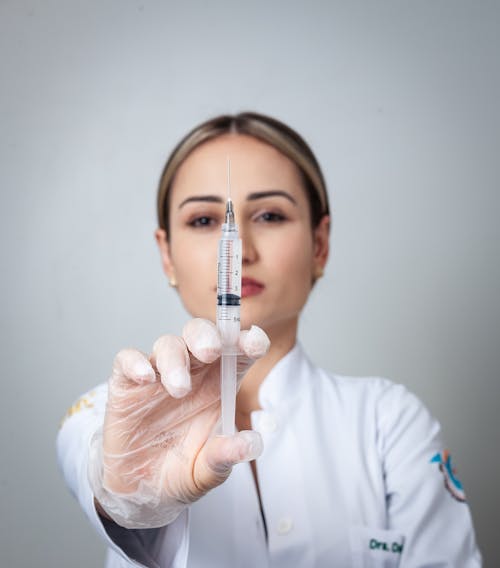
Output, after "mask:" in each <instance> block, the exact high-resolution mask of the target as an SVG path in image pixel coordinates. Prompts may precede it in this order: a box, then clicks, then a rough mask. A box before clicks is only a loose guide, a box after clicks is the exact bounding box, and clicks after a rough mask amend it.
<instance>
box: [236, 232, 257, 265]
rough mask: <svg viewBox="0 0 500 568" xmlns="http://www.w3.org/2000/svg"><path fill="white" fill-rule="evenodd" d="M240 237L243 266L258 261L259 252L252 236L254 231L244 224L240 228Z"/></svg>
mask: <svg viewBox="0 0 500 568" xmlns="http://www.w3.org/2000/svg"><path fill="white" fill-rule="evenodd" d="M240 237H241V243H242V259H241V260H242V264H243V266H248V265H249V264H253V263H254V262H256V260H257V259H258V258H259V254H258V252H257V247H256V246H255V241H254V239H253V238H252V231H251V230H250V229H249V228H248V227H246V226H242V227H241V228H240Z"/></svg>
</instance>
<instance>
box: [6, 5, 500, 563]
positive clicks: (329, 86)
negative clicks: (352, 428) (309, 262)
mask: <svg viewBox="0 0 500 568" xmlns="http://www.w3.org/2000/svg"><path fill="white" fill-rule="evenodd" d="M499 20H500V6H499V3H498V2H478V1H473V0H471V1H469V2H463V1H451V0H443V1H414V2H408V1H406V2H405V1H394V2H391V1H380V2H375V1H367V2H364V3H359V2H347V1H346V2H312V3H311V4H310V5H306V3H305V2H300V3H299V2H290V1H289V0H288V1H286V2H281V3H279V2H268V3H263V2H255V1H253V2H241V3H234V2H201V1H200V2H197V3H193V2H185V3H183V4H181V3H180V2H178V3H174V2H166V1H156V2H154V1H150V2H148V1H143V2H139V1H132V0H120V1H118V0H117V1H115V2H110V1H107V2H106V1H105V2H102V1H99V2H98V1H96V0H87V1H85V2H84V1H81V2H76V1H63V0H61V1H59V2H56V1H54V0H51V1H49V0H45V1H44V2H39V1H36V0H24V1H20V0H2V2H1V4H0V22H1V23H0V28H1V29H0V60H1V68H0V72H1V81H2V89H1V93H0V97H1V100H0V102H1V106H0V109H1V125H0V137H1V147H0V151H1V154H0V155H1V178H2V179H1V225H0V226H1V231H2V234H1V247H2V265H1V266H2V277H1V298H2V303H3V307H2V341H1V349H2V355H1V362H2V363H1V364H2V385H3V392H2V396H1V417H2V418H1V420H2V423H1V429H0V432H1V440H2V450H1V451H2V453H1V464H2V466H1V478H0V490H1V503H2V505H1V523H2V526H1V527H0V550H1V553H0V554H1V565H2V566H9V567H10V568H14V567H28V566H29V567H31V566H40V565H43V566H73V567H75V568H78V567H87V566H96V567H97V566H100V565H102V562H103V558H104V546H103V544H102V543H101V541H100V540H99V539H98V537H97V536H95V534H94V533H93V530H92V528H91V527H90V525H88V523H87V522H86V520H85V518H84V516H83V514H82V513H81V512H80V510H79V508H78V507H77V505H76V502H74V501H73V500H72V498H71V497H70V495H69V493H68V492H67V490H66V488H65V486H64V484H63V481H62V478H61V477H60V474H59V472H58V469H57V466H56V459H55V451H54V440H55V436H56V432H57V428H58V424H59V420H60V418H61V417H62V415H63V414H64V412H65V410H66V408H67V407H68V406H69V405H70V404H71V403H72V401H74V399H76V398H77V397H78V395H79V394H80V393H82V392H84V391H85V390H87V389H89V388H91V387H92V386H93V385H95V384H96V383H98V382H101V381H103V380H105V379H106V378H107V374H108V372H109V369H110V364H111V361H112V358H113V355H114V353H115V352H116V351H117V350H118V349H120V348H121V347H124V346H130V345H133V346H136V347H138V348H141V349H144V350H148V349H149V347H150V345H151V344H152V342H153V341H154V339H155V338H156V337H157V336H158V335H159V334H160V333H162V332H165V331H178V330H180V328H181V326H182V323H183V322H184V321H185V319H186V315H185V314H184V312H183V310H182V308H181V307H180V305H179V303H178V301H177V298H176V296H175V293H173V292H172V291H170V290H169V288H168V285H167V283H166V280H165V278H164V277H163V274H162V272H161V268H160V263H159V260H158V256H157V252H156V250H155V245H154V242H153V230H154V228H155V217H154V195H155V189H156V183H157V179H158V176H159V173H160V170H161V168H162V165H163V161H164V159H165V156H166V154H167V153H168V151H169V150H170V149H171V148H172V146H173V145H174V143H175V142H176V141H177V140H178V138H179V137H180V136H181V135H182V134H184V133H185V132H186V130H187V129H188V128H191V127H192V126H193V125H194V124H196V123H197V122H199V121H200V120H203V119H205V118H207V117H209V116H211V115H214V114H216V113H221V112H226V111H230V112H233V111H239V110H246V109H256V110H259V111H263V112H266V113H269V114H272V115H275V116H277V117H278V118H281V119H283V120H285V121H288V122H289V123H290V124H291V125H292V126H294V127H295V128H297V129H298V130H299V132H301V133H302V134H303V135H304V136H305V137H306V139H307V140H308V141H309V142H310V143H311V145H312V146H313V148H314V149H315V151H316V153H317V155H318V157H319V159H320V162H321V163H322V165H323V168H324V171H325V175H326V178H327V181H328V184H329V187H330V192H331V199H332V204H333V208H334V229H333V233H332V256H331V259H330V263H329V266H328V268H327V272H326V276H325V278H324V279H323V280H322V281H321V282H320V283H319V284H318V286H317V288H316V290H315V291H314V293H313V296H312V297H311V300H310V302H309V305H308V308H307V310H306V312H305V313H304V316H303V321H302V329H301V338H302V341H303V343H304V344H305V346H306V348H307V350H308V351H309V353H310V354H311V356H312V357H313V358H314V359H315V360H316V361H317V362H318V363H320V364H321V365H323V366H324V367H326V368H328V369H330V370H334V371H337V372H341V373H346V374H360V375H364V374H375V375H383V376H388V377H390V378H392V379H393V380H396V381H398V382H402V383H405V384H406V385H408V386H409V387H410V388H411V389H412V390H413V391H415V392H416V393H417V394H418V395H419V396H420V397H421V398H422V399H423V400H424V401H425V402H426V403H427V405H428V406H429V407H430V408H431V410H432V411H433V413H434V414H435V415H437V416H438V417H439V418H440V420H441V421H442V423H443V427H444V433H445V436H446V439H447V441H448V444H449V446H450V448H451V449H452V450H453V453H454V455H455V461H456V465H457V466H458V470H459V474H460V477H461V478H462V481H463V482H464V484H465V487H466V490H467V492H468V497H469V501H470V504H471V507H472V511H473V515H474V518H475V522H476V530H477V533H478V540H479V543H480V545H481V548H482V550H483V553H484V556H485V558H486V559H487V564H489V565H490V566H495V565H496V566H498V565H500V553H499V549H498V543H497V541H498V537H497V529H498V526H499V516H498V510H499V506H500V500H499V490H498V478H499V470H500V468H499V456H498V439H499V436H498V419H497V416H498V413H499V410H500V408H499V400H500V398H499V394H500V392H499V391H500V386H499V369H500V344H499V333H498V330H499V320H500V317H499V316H500V314H499V311H500V309H499V306H500V303H499V301H498V292H499V289H500V286H499V285H500V273H499V272H500V270H499V246H500V234H499V223H498V215H499V205H500V203H499V201H500V200H499V191H498V179H499V162H500V155H499V147H500V139H499V138H500V136H499V133H500V124H499V122H500V114H499V110H498V105H499V101H500V69H499V53H500V33H499V32H500V25H499V24H500V21H499Z"/></svg>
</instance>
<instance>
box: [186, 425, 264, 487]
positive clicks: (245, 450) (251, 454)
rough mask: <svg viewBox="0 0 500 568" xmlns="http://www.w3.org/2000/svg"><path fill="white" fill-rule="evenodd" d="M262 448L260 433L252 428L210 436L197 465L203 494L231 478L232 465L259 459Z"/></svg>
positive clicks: (196, 479) (196, 468)
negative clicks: (226, 434)
mask: <svg viewBox="0 0 500 568" xmlns="http://www.w3.org/2000/svg"><path fill="white" fill-rule="evenodd" d="M262 450H263V444H262V438H261V435H260V434H259V433H258V432H254V431H253V430H243V431H242V432H237V433H236V434H235V435H234V436H215V437H213V438H209V439H208V440H207V442H206V444H205V445H204V447H203V449H202V450H201V452H200V454H199V456H198V459H197V460H196V464H195V467H194V472H193V474H194V482H195V484H196V486H197V487H198V489H199V490H200V491H201V492H202V493H206V492H207V491H209V490H210V489H214V487H217V486H218V485H220V484H221V483H222V482H223V481H225V480H226V479H227V478H228V477H229V474H230V473H231V470H232V468H233V465H235V464H237V463H240V462H247V461H251V460H254V459H256V458H258V457H259V456H260V454H261V453H262Z"/></svg>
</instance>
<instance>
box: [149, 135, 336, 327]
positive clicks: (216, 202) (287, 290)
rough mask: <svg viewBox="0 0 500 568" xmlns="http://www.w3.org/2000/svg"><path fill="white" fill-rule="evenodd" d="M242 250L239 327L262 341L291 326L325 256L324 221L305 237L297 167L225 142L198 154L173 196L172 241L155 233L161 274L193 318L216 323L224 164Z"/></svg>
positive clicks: (254, 146)
mask: <svg viewBox="0 0 500 568" xmlns="http://www.w3.org/2000/svg"><path fill="white" fill-rule="evenodd" d="M228 158H229V159H230V161H231V199H232V201H233V206H234V212H235V218H236V223H237V225H238V228H239V233H240V237H241V239H242V242H243V256H242V263H243V272H242V300H241V327H242V329H247V328H249V327H250V326H251V325H252V324H257V325H259V326H260V327H262V328H263V329H265V330H266V331H267V332H268V333H273V331H277V330H279V329H280V328H282V327H283V326H290V325H291V324H295V323H296V321H297V318H298V315H299V313H300V311H301V309H302V308H303V306H304V304H305V302H306V300H307V297H308V295H309V292H310V290H311V283H312V280H313V277H314V275H315V273H317V272H318V269H319V268H322V267H323V266H324V264H325V263H326V259H327V256H328V218H327V217H325V218H324V219H323V221H322V223H321V224H320V226H319V227H318V228H317V229H315V230H314V231H313V230H312V229H311V221H310V210H309V203H308V200H307V197H306V193H305V189H304V188H303V184H302V180H301V177H300V174H299V172H298V170H297V167H296V166H295V164H294V163H293V162H292V161H291V160H289V159H288V158H287V157H285V156H284V155H283V154H281V153H280V152H279V151H277V150H276V149H274V148H273V147H272V146H270V145H268V144H265V143H263V142H260V141H258V140H257V139H255V138H252V137H250V136H244V135H238V134H227V135H224V136H221V137H219V138H216V139H214V140H211V141H209V142H206V143H204V144H203V145H201V146H199V147H198V148H196V149H195V150H194V151H193V152H192V153H191V154H190V155H189V156H188V158H187V159H186V160H185V161H184V162H183V164H182V165H181V166H180V168H179V170H178V171H177V174H176V176H175V179H174V183H173V186H172V188H171V191H172V193H171V196H170V197H171V200H170V235H168V241H167V240H166V235H165V232H164V231H162V230H159V231H158V232H157V240H158V244H159V246H160V250H161V253H162V258H163V265H164V269H165V272H166V273H167V275H168V276H169V278H172V277H173V278H174V279H175V280H176V282H177V286H178V292H179V294H180V296H181V299H182V302H183V303H184V306H185V307H186V309H187V310H188V312H189V313H190V314H191V315H192V316H194V317H202V318H207V319H210V320H212V321H215V314H216V289H217V246H218V241H219V239H220V236H221V224H222V223H223V222H224V212H225V202H226V195H227V160H228Z"/></svg>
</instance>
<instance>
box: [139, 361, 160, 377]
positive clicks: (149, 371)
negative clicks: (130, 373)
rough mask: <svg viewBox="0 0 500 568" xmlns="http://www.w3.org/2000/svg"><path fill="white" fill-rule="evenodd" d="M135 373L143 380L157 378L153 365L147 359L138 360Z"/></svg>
mask: <svg viewBox="0 0 500 568" xmlns="http://www.w3.org/2000/svg"><path fill="white" fill-rule="evenodd" d="M134 374H135V375H136V376H137V378H138V379H141V380H143V381H154V380H155V378H156V376H155V372H154V370H153V367H151V365H150V364H149V363H148V362H147V361H136V362H135V364H134Z"/></svg>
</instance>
